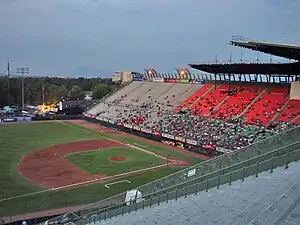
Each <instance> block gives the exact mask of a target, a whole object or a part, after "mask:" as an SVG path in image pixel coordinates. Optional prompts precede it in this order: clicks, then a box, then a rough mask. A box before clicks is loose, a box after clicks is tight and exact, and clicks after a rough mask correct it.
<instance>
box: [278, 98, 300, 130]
mask: <svg viewBox="0 0 300 225" xmlns="http://www.w3.org/2000/svg"><path fill="white" fill-rule="evenodd" d="M299 115H300V100H291V101H290V102H289V103H288V104H287V105H286V107H285V108H284V109H283V111H282V112H281V113H280V115H279V117H278V118H277V121H280V122H287V123H289V122H290V121H292V120H293V119H295V118H296V117H297V116H299ZM296 121H297V120H296ZM296 121H294V123H295V124H299V123H296Z"/></svg>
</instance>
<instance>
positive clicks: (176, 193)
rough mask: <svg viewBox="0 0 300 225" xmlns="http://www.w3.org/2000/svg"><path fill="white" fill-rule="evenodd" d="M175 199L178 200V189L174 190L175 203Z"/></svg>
mask: <svg viewBox="0 0 300 225" xmlns="http://www.w3.org/2000/svg"><path fill="white" fill-rule="evenodd" d="M177 198H178V189H177V188H176V191H175V200H176V201H177Z"/></svg>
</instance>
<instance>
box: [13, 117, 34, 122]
mask: <svg viewBox="0 0 300 225" xmlns="http://www.w3.org/2000/svg"><path fill="white" fill-rule="evenodd" d="M15 119H16V120H17V121H18V122H30V121H31V117H15Z"/></svg>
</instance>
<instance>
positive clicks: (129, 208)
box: [128, 202, 131, 213]
mask: <svg viewBox="0 0 300 225" xmlns="http://www.w3.org/2000/svg"><path fill="white" fill-rule="evenodd" d="M130 210H131V202H129V205H128V213H130Z"/></svg>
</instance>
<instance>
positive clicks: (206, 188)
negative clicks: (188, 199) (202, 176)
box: [205, 179, 208, 192]
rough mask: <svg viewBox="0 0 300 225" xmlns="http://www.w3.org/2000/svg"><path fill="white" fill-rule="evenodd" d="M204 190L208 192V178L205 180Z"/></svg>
mask: <svg viewBox="0 0 300 225" xmlns="http://www.w3.org/2000/svg"><path fill="white" fill-rule="evenodd" d="M205 191H206V192H208V179H207V180H206V187H205Z"/></svg>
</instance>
